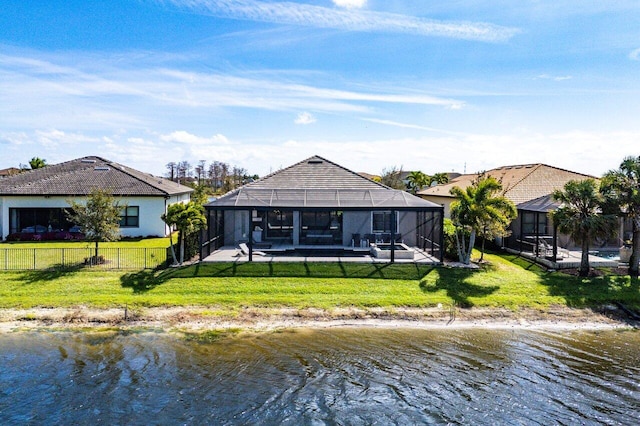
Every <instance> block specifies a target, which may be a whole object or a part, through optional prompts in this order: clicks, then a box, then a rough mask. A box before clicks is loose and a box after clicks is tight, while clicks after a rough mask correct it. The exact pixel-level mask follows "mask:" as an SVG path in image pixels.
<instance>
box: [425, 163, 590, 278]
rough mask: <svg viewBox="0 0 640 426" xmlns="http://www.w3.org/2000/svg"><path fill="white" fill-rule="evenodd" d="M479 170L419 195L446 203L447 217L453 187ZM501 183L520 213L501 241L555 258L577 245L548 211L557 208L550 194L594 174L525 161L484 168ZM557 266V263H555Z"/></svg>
mask: <svg viewBox="0 0 640 426" xmlns="http://www.w3.org/2000/svg"><path fill="white" fill-rule="evenodd" d="M479 175H480V174H479V173H475V174H464V175H461V176H459V177H457V178H455V179H452V180H451V181H450V182H449V183H447V184H444V185H437V186H434V187H431V188H427V189H424V190H422V191H419V192H418V196H420V197H421V198H424V199H426V200H429V201H432V202H434V203H438V204H441V205H442V206H443V207H444V211H445V217H450V212H451V210H450V207H451V202H453V201H454V199H455V198H454V197H453V195H451V193H450V191H451V188H453V187H455V186H458V187H460V188H462V189H465V188H467V187H468V186H470V185H472V184H473V182H474V181H475V180H476V179H477V178H478V176H479ZM485 175H487V176H492V177H494V178H495V179H497V180H498V181H500V182H501V183H502V188H503V191H504V196H505V197H507V198H508V199H509V200H511V201H512V202H513V203H514V204H515V205H516V207H517V209H518V217H517V218H516V220H514V221H513V222H512V223H511V226H510V227H509V229H510V231H511V234H510V236H509V237H508V238H505V239H504V240H503V241H501V243H502V245H503V246H504V247H507V248H511V249H513V250H517V251H519V252H531V253H534V254H535V255H536V256H539V257H543V258H545V257H546V258H550V259H553V260H554V261H556V260H557V258H558V253H559V252H561V251H562V250H564V249H574V248H576V247H577V245H576V244H575V243H574V242H573V241H572V240H571V239H570V238H569V236H567V235H561V234H559V233H558V232H557V229H556V228H555V227H554V226H553V223H552V221H551V219H550V218H549V212H551V211H553V210H555V209H557V208H558V206H559V204H558V203H557V202H555V201H554V200H553V199H552V197H551V194H552V193H553V191H554V190H556V189H562V188H563V187H564V185H565V184H566V183H567V182H569V181H570V180H584V179H589V178H591V179H596V178H595V177H594V176H590V175H586V174H582V173H577V172H572V171H569V170H564V169H561V168H557V167H553V166H549V165H546V164H540V163H538V164H523V165H515V166H503V167H498V168H495V169H492V170H488V171H486V172H485ZM554 266H555V267H557V265H554Z"/></svg>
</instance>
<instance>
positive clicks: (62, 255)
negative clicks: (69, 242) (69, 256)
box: [62, 247, 67, 266]
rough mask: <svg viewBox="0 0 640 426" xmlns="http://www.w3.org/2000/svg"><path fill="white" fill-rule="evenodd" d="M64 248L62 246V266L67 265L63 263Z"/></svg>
mask: <svg viewBox="0 0 640 426" xmlns="http://www.w3.org/2000/svg"><path fill="white" fill-rule="evenodd" d="M65 250H66V248H64V247H62V266H67V265H65V263H64V252H65Z"/></svg>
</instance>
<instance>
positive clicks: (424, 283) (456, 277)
mask: <svg viewBox="0 0 640 426" xmlns="http://www.w3.org/2000/svg"><path fill="white" fill-rule="evenodd" d="M437 273H438V277H437V278H436V279H435V282H429V281H430V280H428V279H427V277H425V278H423V279H422V280H420V289H421V290H422V291H423V292H425V293H435V292H437V291H440V290H444V291H445V292H446V293H447V296H449V297H450V298H451V299H452V300H453V302H454V304H455V305H456V306H459V307H461V308H471V307H473V306H474V305H473V302H471V301H470V300H469V298H471V297H486V296H489V295H490V294H493V293H495V292H496V291H497V290H498V289H500V287H499V286H481V285H477V284H473V283H470V282H468V280H469V279H470V278H471V277H472V276H473V275H475V274H476V273H478V271H477V270H473V269H468V268H440V269H438V270H437Z"/></svg>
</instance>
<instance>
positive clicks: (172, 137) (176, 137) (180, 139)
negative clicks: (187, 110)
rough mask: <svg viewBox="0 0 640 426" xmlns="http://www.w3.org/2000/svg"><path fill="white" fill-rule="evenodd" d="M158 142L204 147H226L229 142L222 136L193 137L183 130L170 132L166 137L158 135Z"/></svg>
mask: <svg viewBox="0 0 640 426" xmlns="http://www.w3.org/2000/svg"><path fill="white" fill-rule="evenodd" d="M160 140H162V141H163V142H175V143H181V144H185V145H191V146H194V145H204V146H217V145H228V144H229V140H228V139H227V137H226V136H224V135H219V134H218V135H213V136H211V137H208V138H207V137H201V136H196V135H193V134H191V133H189V132H185V131H184V130H178V131H175V132H172V133H170V134H168V135H160Z"/></svg>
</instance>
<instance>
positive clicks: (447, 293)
mask: <svg viewBox="0 0 640 426" xmlns="http://www.w3.org/2000/svg"><path fill="white" fill-rule="evenodd" d="M485 259H486V260H488V261H489V264H488V265H486V266H483V267H482V268H481V269H480V270H470V269H459V268H447V267H429V266H420V265H410V264H394V265H389V264H353V263H272V264H268V263H241V264H240V263H220V264H218V263H216V264H199V265H194V266H189V267H184V268H175V269H173V268H172V269H167V270H161V271H150V270H144V271H136V272H128V273H125V272H122V271H99V270H85V269H75V270H68V271H15V272H14V271H8V272H0V308H5V309H6V308H36V307H52V308H53V307H65V308H69V307H74V306H87V307H92V308H110V307H122V306H124V305H128V306H130V307H158V306H176V307H180V306H202V307H217V308H220V309H224V310H235V309H241V308H251V307H291V308H319V309H333V308H341V307H356V308H372V307H386V308H394V307H432V306H436V305H438V304H439V303H441V304H443V305H445V306H452V305H456V306H459V307H463V308H468V307H481V308H507V309H513V310H516V309H519V308H534V309H545V308H547V307H549V306H555V305H559V306H568V307H575V308H589V307H598V306H602V305H604V304H609V303H615V302H622V303H624V304H625V305H626V306H628V307H630V308H633V309H636V310H637V309H639V308H640V285H639V281H638V280H637V279H631V278H630V277H629V276H614V275H605V276H601V277H592V278H579V277H575V276H570V275H566V274H563V273H560V272H545V271H543V270H541V269H539V268H538V267H535V266H534V265H533V264H531V263H529V262H528V261H526V260H524V259H522V258H517V257H513V256H510V255H495V254H485Z"/></svg>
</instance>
